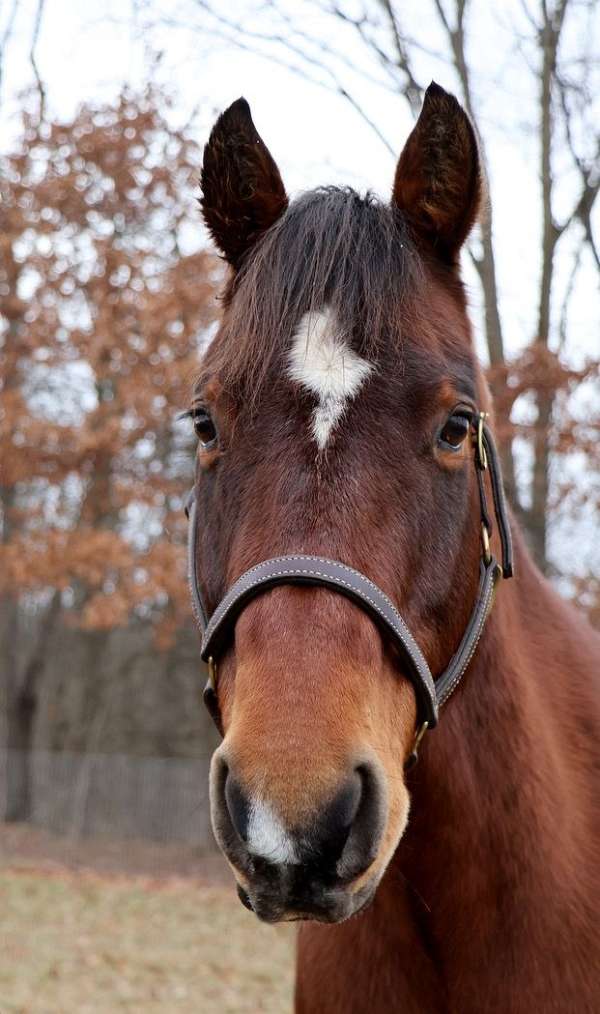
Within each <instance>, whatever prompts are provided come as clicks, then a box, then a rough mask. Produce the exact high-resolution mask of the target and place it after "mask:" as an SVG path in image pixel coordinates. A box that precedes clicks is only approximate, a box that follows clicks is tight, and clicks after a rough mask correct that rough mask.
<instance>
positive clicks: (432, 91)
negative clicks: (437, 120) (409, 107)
mask: <svg viewBox="0 0 600 1014" xmlns="http://www.w3.org/2000/svg"><path fill="white" fill-rule="evenodd" d="M425 105H430V106H436V107H437V108H444V109H448V110H450V109H459V110H461V112H462V106H461V104H460V102H459V101H458V99H457V98H456V96H455V95H453V94H452V92H447V91H446V89H445V88H442V86H441V85H439V84H438V83H437V81H432V82H431V84H430V85H429V87H428V88H427V90H426V92H425V96H424V99H423V106H425Z"/></svg>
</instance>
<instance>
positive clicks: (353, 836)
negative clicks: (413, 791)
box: [337, 764, 386, 880]
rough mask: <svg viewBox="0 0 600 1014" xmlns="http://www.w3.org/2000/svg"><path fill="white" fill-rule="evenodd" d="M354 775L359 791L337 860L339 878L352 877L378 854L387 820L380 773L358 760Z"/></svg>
mask: <svg viewBox="0 0 600 1014" xmlns="http://www.w3.org/2000/svg"><path fill="white" fill-rule="evenodd" d="M355 775H356V777H357V778H358V780H359V782H360V794H359V797H358V800H359V801H358V805H357V807H356V810H355V813H354V817H353V821H352V826H351V827H350V828H349V831H348V834H347V835H346V839H345V843H344V847H343V850H342V853H341V855H340V858H339V862H338V864H337V873H338V876H339V877H340V879H342V880H352V879H354V878H355V877H357V876H359V875H360V874H361V873H363V872H364V871H365V870H366V869H368V867H369V866H370V865H371V863H372V862H373V860H374V859H375V858H376V856H377V852H378V850H379V844H380V842H381V838H382V836H383V832H384V830H385V822H386V791H385V783H384V781H383V779H382V777H381V775H380V774H379V773H378V771H377V769H376V768H375V767H374V766H373V765H371V764H361V765H360V766H359V767H358V768H357V769H356V771H355Z"/></svg>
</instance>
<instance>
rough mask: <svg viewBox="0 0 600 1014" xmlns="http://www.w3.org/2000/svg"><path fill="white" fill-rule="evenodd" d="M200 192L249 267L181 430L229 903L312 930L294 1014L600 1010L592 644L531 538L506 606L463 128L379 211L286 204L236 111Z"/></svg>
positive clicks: (478, 189)
mask: <svg viewBox="0 0 600 1014" xmlns="http://www.w3.org/2000/svg"><path fill="white" fill-rule="evenodd" d="M202 191H203V196H202V208H203V214H204V218H205V221H206V224H207V226H208V228H209V230H210V232H211V234H212V236H213V238H214V240H215V241H216V244H217V245H218V247H219V249H220V250H221V252H222V254H223V255H224V258H225V259H226V261H227V262H228V264H229V265H230V273H229V277H228V282H227V286H226V290H225V292H224V297H223V314H222V320H221V323H220V327H219V330H218V332H217V334H216V336H215V337H214V339H213V341H212V343H211V344H210V346H209V347H208V349H207V351H206V353H205V356H204V358H203V361H202V367H201V375H200V377H199V378H198V381H197V383H196V384H195V387H194V393H193V400H192V405H191V410H190V414H191V415H192V418H193V422H194V426H195V430H196V433H197V435H198V452H197V473H196V481H195V487H194V491H193V495H192V498H191V501H190V507H191V518H190V525H191V528H190V531H191V537H190V550H191V551H190V570H191V578H192V593H193V596H194V601H195V603H196V612H197V613H198V617H199V619H200V620H201V621H202V622H203V623H208V628H207V633H206V634H205V641H204V642H203V644H204V646H205V647H206V645H207V644H208V643H209V642H210V645H211V647H209V648H208V649H207V651H208V653H209V657H210V671H211V680H210V685H209V687H208V690H207V700H208V703H209V705H210V707H211V710H212V712H213V715H214V716H215V719H216V721H217V722H218V724H219V726H220V728H221V731H222V733H223V741H222V744H221V745H220V746H219V748H218V749H217V750H216V752H215V755H214V757H213V760H212V765H211V779H210V780H211V786H210V787H211V813H212V821H213V826H214V831H215V835H216V838H217V841H218V842H219V844H220V846H221V848H222V849H223V851H224V853H225V855H226V856H227V858H228V860H229V862H230V864H231V867H232V869H233V872H234V875H235V877H236V880H237V884H238V892H239V894H240V898H241V899H242V901H243V902H244V904H245V905H246V906H247V907H249V908H250V909H252V910H253V911H254V912H255V913H256V914H257V916H258V917H259V918H261V919H263V920H266V921H268V922H274V921H280V920H299V923H300V925H299V933H298V952H297V976H296V998H295V1010H296V1012H297V1014H365V1012H369V1014H383V1012H386V1014H388V1012H390V1011H401V1012H402V1014H417V1012H418V1014H531V1012H535V1014H553V1012H555V1014H593V1012H594V1014H597V1012H598V1011H599V1010H600V980H599V974H600V932H599V926H598V920H597V900H598V887H599V878H598V866H599V864H598V848H597V845H598V780H597V772H598V731H599V726H600V722H599V709H598V698H597V694H596V687H597V675H598V668H599V663H600V639H599V638H598V636H597V635H596V633H595V632H593V631H592V629H591V628H590V627H589V626H588V625H587V624H586V622H585V621H584V620H583V619H582V618H581V617H580V616H578V615H577V614H576V612H575V611H574V610H573V608H572V607H571V606H570V605H568V604H567V603H566V602H564V601H563V600H562V599H561V598H560V597H559V596H558V595H557V593H556V592H555V591H554V590H553V588H552V587H551V586H550V584H549V583H548V582H547V581H546V580H545V579H544V578H543V576H542V575H541V574H540V572H539V571H538V570H537V569H536V567H535V565H534V563H533V562H532V559H531V557H530V555H529V553H528V551H527V548H526V546H525V544H524V540H523V537H522V536H521V534H520V533H519V531H518V529H515V531H514V559H515V579H514V580H512V581H499V580H497V579H498V578H499V577H500V576H501V575H502V573H504V576H505V577H507V576H509V573H510V570H511V569H512V552H513V550H511V547H510V540H509V535H508V532H507V530H506V527H507V524H508V522H506V518H505V510H506V508H505V505H504V502H503V499H502V494H501V491H500V490H499V477H498V470H497V466H496V463H495V456H494V455H493V441H492V437H491V433H492V432H493V428H494V420H493V409H492V405H491V400H490V393H489V391H488V388H487V386H486V382H485V380H484V377H483V374H482V370H481V368H480V366H479V365H478V362H477V360H476V357H475V354H474V351H473V345H472V336H471V328H470V324H469V320H468V314H467V299H466V295H465V289H464V287H463V284H462V282H461V277H460V271H459V252H460V249H461V247H462V245H463V244H464V242H465V240H466V238H467V236H468V234H469V232H470V230H471V228H472V226H473V224H474V222H475V221H476V219H477V216H478V215H479V213H480V209H481V206H482V203H483V202H484V200H485V183H484V172H483V168H482V165H481V160H480V156H479V153H478V145H477V139H476V134H475V131H474V128H473V125H472V123H471V121H470V120H469V118H468V116H467V115H466V113H465V112H464V110H463V109H462V108H461V106H460V104H459V103H458V102H457V100H456V99H455V98H454V97H453V96H451V95H449V94H448V93H447V92H445V91H444V90H443V89H442V88H440V87H439V86H438V85H436V84H435V83H433V84H432V85H431V86H430V87H429V89H428V90H427V92H426V94H425V98H424V103H423V107H422V110H421V113H420V116H419V118H418V121H417V123H416V125H415V127H414V129H413V131H412V133H411V134H410V136H409V138H408V140H407V142H406V145H405V147H404V150H403V152H402V154H401V156H400V159H399V162H398V166H397V170H396V175H395V180H394V184H393V192H392V199H391V203H390V205H389V206H388V205H385V204H383V203H382V202H380V201H379V200H377V199H375V198H374V197H373V196H372V195H367V196H366V197H360V196H359V195H358V194H356V193H355V192H354V191H352V190H350V189H343V188H335V187H330V188H322V189H317V190H315V191H312V192H310V193H308V194H305V195H303V196H300V197H299V198H297V199H295V200H294V201H291V202H290V201H289V200H288V197H287V195H286V191H285V189H284V185H283V183H282V180H281V176H280V173H279V170H278V168H277V166H276V164H275V162H274V160H273V158H272V156H271V155H270V153H269V151H268V149H267V148H266V147H265V145H264V143H263V141H262V139H261V138H260V136H259V134H258V133H257V131H256V128H255V127H254V124H253V122H252V118H251V115H250V110H249V107H248V104H247V103H246V102H245V100H243V99H239V100H238V101H237V102H235V103H234V104H233V105H232V106H230V108H229V109H228V110H227V111H226V112H225V113H223V114H222V115H221V116H220V117H219V119H218V120H217V122H216V124H215V126H214V128H213V130H212V133H211V135H210V139H209V141H208V143H207V145H206V148H205V152H204V162H203V169H202ZM484 420H486V421H485V424H484ZM486 434H487V436H486ZM486 450H487V454H486ZM490 455H491V456H492V459H493V460H492V461H491V462H490V467H487V468H486V466H487V465H488V462H487V457H488V456H490ZM490 494H491V498H490ZM490 499H493V503H494V507H495V513H496V518H497V520H498V522H499V523H498V524H495V525H493V524H492V519H491V518H490V517H489V514H490V513H491V510H488V507H487V504H488V503H489V502H490ZM503 524H504V529H503ZM513 527H514V526H513ZM490 533H491V544H490V539H489V536H490ZM496 558H497V559H499V560H500V559H501V560H502V563H495V560H496ZM492 561H494V562H493V563H492ZM277 568H279V569H277ZM488 573H490V574H492V578H491V579H490V581H489V582H488V584H487V585H486V584H485V582H486V580H488V578H486V575H487V574H488ZM303 575H304V577H306V575H311V576H310V577H308V578H306V580H304V578H303ZM496 584H497V594H496V601H495V604H494V607H493V609H491V611H490V604H491V597H492V593H493V590H494V588H493V585H496ZM482 589H483V590H482ZM490 589H491V590H490ZM478 610H479V611H478ZM486 620H487V622H486ZM484 624H485V625H484ZM211 625H212V626H211ZM474 626H475V627H476V628H477V630H476V633H475V634H474V633H473V630H474ZM207 638H208V641H207ZM465 639H466V640H465ZM465 644H467V647H468V651H466V650H463V649H464V646H465ZM461 646H462V648H461ZM461 651H462V654H461ZM457 655H459V656H460V666H458V665H457V663H456V657H457ZM205 657H206V656H205ZM453 659H454V662H453V661H452V660H453ZM452 666H454V671H455V675H456V674H457V673H458V669H460V670H461V671H460V673H458V675H457V676H456V679H454V680H453V683H452V687H451V688H447V689H454V693H453V695H452V698H451V700H450V701H449V702H448V704H447V705H446V706H445V707H444V709H443V710H442V711H440V712H439V714H438V707H437V704H439V700H437V703H436V693H437V689H438V688H439V685H440V681H439V680H438V683H437V684H436V685H435V687H434V691H433V695H432V689H431V687H432V685H433V684H432V682H431V678H430V674H432V673H433V674H436V675H438V674H440V673H442V672H445V673H448V672H449V671H450V670H452ZM463 672H464V677H463V678H462V680H461V682H460V685H459V686H457V684H458V679H459V678H460V676H461V675H462V673H463ZM455 688H456V689H455ZM438 696H439V695H438ZM445 696H449V693H446V694H445ZM439 699H440V700H441V699H442V698H441V697H440V698H439ZM444 699H445V697H444ZM423 714H426V715H427V720H426V721H424V720H423ZM438 718H439V725H438V727H437V728H435V729H432V731H429V732H427V734H426V735H425V737H424V738H423V740H422V743H421V745H420V759H419V763H418V764H417V765H416V766H413V767H412V768H410V769H409V765H408V764H407V761H408V760H409V759H410V758H411V757H412V758H413V759H414V754H415V747H416V740H417V739H419V738H421V736H422V735H423V732H424V731H425V729H426V728H427V727H428V725H429V726H433V725H435V724H436V723H437V721H438ZM415 730H418V734H417V735H416V734H415ZM409 810H410V816H409Z"/></svg>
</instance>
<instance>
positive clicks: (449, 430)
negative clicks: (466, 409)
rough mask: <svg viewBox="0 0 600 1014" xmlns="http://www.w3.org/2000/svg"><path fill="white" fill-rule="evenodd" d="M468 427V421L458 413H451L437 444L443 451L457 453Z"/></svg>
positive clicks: (466, 417) (467, 418)
mask: <svg viewBox="0 0 600 1014" xmlns="http://www.w3.org/2000/svg"><path fill="white" fill-rule="evenodd" d="M469 426H470V419H469V417H468V416H466V415H462V414H461V413H460V412H453V413H452V415H451V416H450V417H449V418H448V419H447V420H446V422H445V423H444V425H443V427H442V429H441V430H440V433H439V436H438V444H439V445H440V447H441V448H442V449H443V450H446V451H447V450H451V451H458V450H460V447H461V446H462V444H463V442H464V440H465V438H466V436H467V434H468V432H469Z"/></svg>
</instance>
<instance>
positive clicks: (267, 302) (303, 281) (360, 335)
mask: <svg viewBox="0 0 600 1014" xmlns="http://www.w3.org/2000/svg"><path fill="white" fill-rule="evenodd" d="M421 276H422V269H421V261H420V258H419V255H418V254H417V252H416V250H415V249H414V246H413V245H412V243H411V241H410V238H409V234H408V230H407V227H406V225H405V223H404V220H403V218H402V216H401V215H400V214H399V213H398V212H397V211H395V210H394V209H393V208H391V207H390V206H389V205H386V204H384V203H382V202H381V201H379V200H378V199H377V198H376V197H374V196H373V195H372V194H370V193H368V194H367V195H366V196H364V197H361V196H360V195H359V194H357V193H356V191H354V190H352V189H351V188H347V187H344V188H341V187H325V188H320V189H317V190H312V191H310V192H308V193H306V194H303V195H302V196H300V197H298V198H297V199H296V200H295V201H293V202H292V203H291V205H290V206H289V208H288V209H287V211H286V212H285V214H283V215H282V216H281V218H280V219H279V220H278V221H277V222H276V223H275V225H273V226H272V227H271V229H269V231H268V232H267V233H266V235H265V236H264V238H263V239H262V240H261V241H260V242H259V243H258V245H257V247H256V248H255V249H254V250H252V251H251V252H250V254H249V256H248V258H247V260H246V262H245V263H244V265H243V266H242V268H241V270H240V271H239V273H238V274H237V276H236V277H235V279H234V280H233V282H232V285H231V289H230V292H229V294H228V303H229V307H228V312H227V314H226V316H225V320H224V325H223V329H222V333H221V335H220V338H219V339H217V340H216V343H215V349H214V350H211V355H210V359H211V360H214V359H215V358H216V359H217V363H216V364H211V365H216V366H217V368H218V371H219V373H220V374H223V373H224V374H225V379H226V381H228V382H229V383H233V384H235V385H238V384H240V383H242V384H243V386H244V388H245V389H246V391H247V392H248V391H250V393H252V392H255V391H256V390H257V388H258V387H259V386H260V384H261V380H262V379H264V378H265V377H266V376H267V374H268V373H269V371H270V368H271V366H272V365H273V362H274V360H275V359H277V357H278V356H279V355H280V354H281V352H282V351H285V350H286V349H287V348H288V347H289V343H290V339H291V336H292V333H293V331H294V328H295V327H296V326H297V324H298V322H299V320H300V319H301V317H302V316H303V314H305V313H307V312H309V311H311V310H314V311H318V310H322V309H323V308H324V307H328V309H329V310H330V311H331V312H332V313H333V314H334V316H335V319H336V322H337V325H338V327H339V328H340V330H341V331H342V333H344V335H345V336H346V338H347V340H348V341H350V342H351V343H352V344H353V346H355V347H356V348H357V350H358V351H360V353H361V354H362V355H365V356H367V357H369V358H372V359H373V358H377V355H378V352H379V351H380V350H381V349H382V347H384V345H385V343H386V342H387V343H389V341H390V336H391V335H394V336H397V335H398V334H399V330H400V324H401V322H402V319H403V311H405V310H406V306H407V304H408V302H409V301H410V302H412V300H413V297H414V296H415V294H416V289H417V287H418V284H419V281H420V279H421ZM219 346H221V352H222V355H219ZM215 354H216V355H215Z"/></svg>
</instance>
